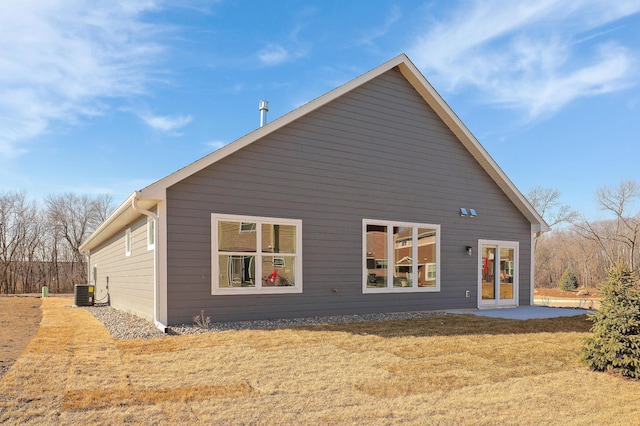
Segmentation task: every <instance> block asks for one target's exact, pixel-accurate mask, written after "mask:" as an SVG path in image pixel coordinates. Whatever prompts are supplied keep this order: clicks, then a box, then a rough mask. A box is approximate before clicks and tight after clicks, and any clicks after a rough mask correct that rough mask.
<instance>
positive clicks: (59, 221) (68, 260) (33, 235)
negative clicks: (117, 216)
mask: <svg viewBox="0 0 640 426" xmlns="http://www.w3.org/2000/svg"><path fill="white" fill-rule="evenodd" d="M112 202H113V200H112V197H111V196H109V195H102V196H98V197H95V198H91V197H88V196H80V195H76V194H73V193H66V194H62V195H50V196H48V197H46V198H45V200H44V202H43V203H38V202H36V201H34V200H30V199H29V197H28V196H27V194H26V192H24V191H22V192H7V193H4V194H0V294H16V293H34V292H40V290H41V288H42V287H43V286H47V287H49V289H50V290H51V291H52V292H54V293H70V292H73V288H74V285H75V284H83V283H86V282H87V266H86V259H85V256H84V255H83V254H82V253H80V250H79V247H80V244H81V243H82V242H83V241H84V240H85V239H86V238H87V237H88V236H89V235H90V234H91V233H92V232H93V231H94V230H95V229H96V228H97V227H98V226H99V225H100V223H102V222H103V221H104V220H105V219H106V218H107V216H108V214H109V213H110V211H111V209H112Z"/></svg>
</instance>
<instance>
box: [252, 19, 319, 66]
mask: <svg viewBox="0 0 640 426" xmlns="http://www.w3.org/2000/svg"><path fill="white" fill-rule="evenodd" d="M315 13H316V10H315V9H314V8H305V9H303V10H302V11H300V12H298V13H295V14H294V15H295V22H296V23H295V25H293V28H292V29H291V31H290V32H289V34H288V36H287V37H286V39H285V40H283V41H281V42H278V43H275V42H269V43H265V45H264V47H263V48H262V49H260V50H259V51H258V52H256V54H255V55H256V57H257V58H258V60H259V61H260V62H261V63H262V65H263V66H275V65H280V64H282V63H285V62H290V61H292V60H295V59H298V58H302V57H304V56H306V55H307V54H308V48H307V44H306V43H305V42H304V41H301V40H300V33H301V32H302V31H303V29H304V28H305V27H306V24H305V21H306V20H307V19H309V18H310V17H311V16H313V15H314V14H315Z"/></svg>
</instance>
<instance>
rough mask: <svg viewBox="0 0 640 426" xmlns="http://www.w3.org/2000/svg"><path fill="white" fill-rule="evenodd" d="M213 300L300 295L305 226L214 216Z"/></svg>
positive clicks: (298, 222) (284, 221)
mask: <svg viewBox="0 0 640 426" xmlns="http://www.w3.org/2000/svg"><path fill="white" fill-rule="evenodd" d="M211 242H212V247H211V269H212V271H211V281H212V282H211V292H212V294H266V293H269V294H277V293H301V292H302V221H301V220H297V219H276V218H269V217H254V216H233V215H219V214H212V215H211Z"/></svg>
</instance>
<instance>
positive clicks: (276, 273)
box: [262, 256, 296, 287]
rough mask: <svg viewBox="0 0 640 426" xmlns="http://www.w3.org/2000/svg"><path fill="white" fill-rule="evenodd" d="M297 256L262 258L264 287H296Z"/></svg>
mask: <svg viewBox="0 0 640 426" xmlns="http://www.w3.org/2000/svg"><path fill="white" fill-rule="evenodd" d="M295 263H296V258H295V256H264V257H263V258H262V274H263V275H264V276H263V277H262V286H263V287H291V286H294V285H295V277H296V274H295V272H296V271H295Z"/></svg>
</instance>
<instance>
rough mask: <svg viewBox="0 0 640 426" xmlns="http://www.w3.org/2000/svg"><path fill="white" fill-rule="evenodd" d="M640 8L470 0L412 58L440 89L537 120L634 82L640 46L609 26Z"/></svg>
mask: <svg viewBox="0 0 640 426" xmlns="http://www.w3.org/2000/svg"><path fill="white" fill-rule="evenodd" d="M639 11H640V1H638V0H633V1H628V2H613V3H608V2H607V3H605V2H600V1H595V0H593V1H592V0H574V1H572V2H570V3H567V2H565V1H562V0H539V1H537V2H529V1H526V0H523V1H501V0H484V1H480V0H475V1H471V2H463V3H462V4H460V6H459V7H458V9H455V10H454V11H453V13H452V14H451V15H450V16H448V17H446V18H445V19H443V20H439V21H437V22H435V23H434V24H433V25H429V26H428V28H429V29H428V30H427V31H426V32H425V33H424V34H422V35H420V36H418V37H417V38H416V39H415V40H414V42H413V44H412V46H411V47H410V48H409V49H408V53H409V55H410V56H411V57H412V58H413V60H414V61H415V62H416V65H417V66H418V67H420V68H421V69H423V70H424V71H425V74H426V75H427V78H429V79H431V80H433V81H434V83H436V85H437V86H439V87H443V88H444V89H445V90H447V91H456V90H460V89H463V88H466V87H473V88H476V89H479V90H480V91H481V92H482V93H484V94H485V95H486V98H487V99H489V101H490V102H495V103H497V104H499V105H503V106H505V107H509V108H517V109H519V110H522V111H524V112H525V113H526V114H527V116H528V117H529V118H530V119H533V118H537V117H540V116H545V115H549V114H552V113H554V112H556V111H558V110H559V109H561V108H562V107H564V106H565V105H567V104H568V103H570V102H572V101H574V100H576V99H578V98H580V97H584V96H593V95H597V94H602V93H609V92H613V91H616V90H620V89H622V88H625V87H628V86H629V85H631V84H633V80H634V77H637V72H636V69H637V62H638V52H637V51H633V50H632V48H635V46H633V47H628V46H623V45H622V44H621V43H620V42H618V41H617V40H615V31H603V27H604V26H605V25H607V24H611V23H612V22H615V21H617V20H619V19H621V18H624V17H625V16H628V15H631V14H634V13H638V12H639Z"/></svg>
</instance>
